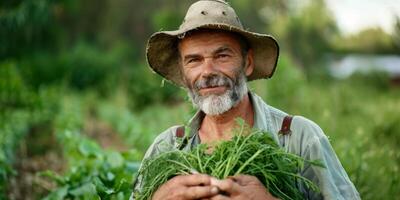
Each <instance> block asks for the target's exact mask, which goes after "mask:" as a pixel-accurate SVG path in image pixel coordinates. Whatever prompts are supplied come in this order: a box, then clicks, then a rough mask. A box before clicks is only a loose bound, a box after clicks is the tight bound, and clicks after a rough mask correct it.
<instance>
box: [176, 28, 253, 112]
mask: <svg viewBox="0 0 400 200" xmlns="http://www.w3.org/2000/svg"><path fill="white" fill-rule="evenodd" d="M179 50H180V56H181V64H182V71H183V74H184V81H185V82H186V86H187V88H188V92H189V96H190V97H191V99H192V101H193V104H194V105H196V106H197V107H199V108H200V109H201V110H202V111H203V112H205V113H206V114H208V115H219V114H222V113H224V112H226V111H228V110H230V109H231V108H232V107H234V106H235V105H237V104H238V103H239V102H240V100H242V98H243V96H244V95H245V94H246V93H247V85H246V75H249V74H251V72H252V70H253V69H252V65H248V62H252V58H251V60H249V58H248V56H246V57H245V58H243V55H242V49H241V46H240V43H239V41H238V40H237V38H236V37H234V36H233V35H231V34H229V33H225V32H211V31H209V32H197V33H193V34H191V35H190V36H187V37H185V38H184V39H182V41H181V42H180V43H179ZM248 66H250V67H248Z"/></svg>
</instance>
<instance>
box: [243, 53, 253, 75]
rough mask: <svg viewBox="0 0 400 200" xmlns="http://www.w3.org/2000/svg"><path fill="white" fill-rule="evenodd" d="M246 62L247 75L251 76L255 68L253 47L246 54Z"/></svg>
mask: <svg viewBox="0 0 400 200" xmlns="http://www.w3.org/2000/svg"><path fill="white" fill-rule="evenodd" d="M245 59H246V62H245V65H246V66H245V73H246V76H250V74H252V73H253V70H254V53H253V49H249V50H248V52H247V55H246V58H245Z"/></svg>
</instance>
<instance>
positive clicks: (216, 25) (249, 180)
mask: <svg viewBox="0 0 400 200" xmlns="http://www.w3.org/2000/svg"><path fill="white" fill-rule="evenodd" d="M278 52H279V49H278V44H277V42H276V41H275V39H273V38H272V37H271V36H268V35H264V34H258V33H252V32H249V31H245V30H244V29H243V27H242V25H241V23H240V21H239V18H238V17H237V16H236V14H235V11H234V10H233V9H232V8H231V7H230V6H229V5H228V4H227V3H226V2H224V1H222V0H202V1H198V2H196V3H194V4H193V5H192V6H191V7H190V8H189V10H188V12H187V14H186V17H185V19H184V21H183V23H182V25H181V26H180V28H179V30H177V31H165V32H158V33H155V34H154V35H152V36H151V38H150V40H149V43H148V48H147V58H148V62H149V64H150V66H151V68H152V69H153V70H154V71H155V72H157V73H158V74H160V75H161V76H163V77H164V78H166V79H167V80H169V81H171V82H173V83H175V84H177V85H179V86H181V87H184V88H185V89H187V91H188V93H189V96H190V98H191V100H192V102H193V104H194V105H195V106H197V107H198V108H199V111H198V112H197V114H196V115H195V116H194V117H193V118H192V120H191V121H190V123H189V127H190V131H188V130H186V131H187V133H186V134H185V133H184V132H185V130H184V129H183V126H174V127H171V128H169V129H168V130H166V131H165V132H163V133H162V134H161V135H159V136H158V137H157V138H156V139H155V141H154V143H153V144H152V145H151V147H150V148H149V150H148V151H147V153H146V155H145V158H148V157H151V156H155V155H157V154H159V153H162V152H165V151H169V150H173V149H180V150H190V149H191V148H193V147H194V146H196V145H197V144H200V143H205V144H209V145H210V146H212V144H213V143H214V142H215V141H221V140H229V139H230V138H231V137H232V132H231V131H232V129H234V128H235V126H237V125H236V123H235V119H236V118H238V117H240V118H242V119H244V121H245V122H246V123H247V124H248V125H249V126H251V127H253V128H256V129H261V130H264V131H266V132H269V133H271V136H272V137H273V138H274V139H275V140H276V141H277V142H278V143H279V144H280V146H282V147H283V148H284V149H285V150H286V151H288V152H290V153H294V154H297V155H299V156H301V157H303V158H305V159H310V160H314V159H319V160H321V161H322V162H323V164H324V165H325V166H326V167H325V168H320V167H314V166H306V167H305V168H304V169H303V170H302V171H301V172H299V173H300V174H301V175H302V176H304V177H306V178H308V179H310V180H312V181H313V182H314V183H316V184H317V185H318V186H319V188H320V190H321V193H316V192H313V191H309V190H307V189H306V188H305V187H304V186H303V185H299V189H300V190H301V191H302V192H303V194H304V196H305V198H307V199H360V197H359V194H358V192H357V191H356V189H355V187H354V185H353V184H352V183H351V181H350V180H349V178H348V176H347V174H346V172H345V171H344V169H343V167H342V166H341V164H340V162H339V160H338V159H337V157H336V155H335V153H334V151H333V149H332V147H331V145H330V144H329V141H328V139H327V137H326V136H325V135H324V133H323V132H322V130H321V129H320V128H319V127H318V125H316V124H315V123H313V122H311V121H310V120H308V119H305V118H303V117H300V116H296V117H293V118H292V117H290V116H288V115H287V114H286V113H284V112H282V111H280V110H278V109H275V108H273V107H271V106H269V105H267V104H266V103H265V102H264V101H263V100H262V99H261V98H260V97H258V96H257V95H256V94H254V93H252V92H249V91H248V88H247V83H246V81H247V80H249V81H251V80H256V79H261V78H269V77H271V76H272V74H273V72H274V70H275V67H276V63H277V59H278ZM181 137H183V138H184V139H183V141H184V142H183V143H180V142H177V138H181ZM165 144H167V145H165ZM140 187H141V179H140V177H139V178H138V180H137V181H136V183H135V190H140ZM132 199H134V197H133V196H132ZM152 199H215V200H218V199H237V200H239V199H263V200H265V199H275V197H273V196H272V195H271V194H270V193H269V192H268V188H265V187H264V186H263V185H262V184H261V182H260V181H259V180H258V179H257V178H256V177H253V176H248V175H239V176H235V177H230V178H228V179H225V180H217V179H215V178H213V177H211V176H209V175H205V174H193V175H185V176H177V177H174V178H172V179H171V180H169V181H168V182H166V183H165V184H164V185H162V186H161V187H160V188H158V190H157V191H156V192H155V194H154V195H153V197H152Z"/></svg>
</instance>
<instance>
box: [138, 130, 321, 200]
mask: <svg viewBox="0 0 400 200" xmlns="http://www.w3.org/2000/svg"><path fill="white" fill-rule="evenodd" d="M242 127H243V126H242ZM243 133H245V132H244V129H243V128H242V130H241V131H240V132H239V134H237V135H236V136H234V137H233V139H232V140H230V141H224V142H221V143H219V144H218V145H217V146H216V147H215V149H214V150H213V152H212V153H211V154H209V153H207V151H208V150H207V146H206V145H199V146H198V147H196V148H194V149H193V150H191V151H190V152H184V151H178V150H176V151H170V152H166V153H162V154H160V155H158V156H156V157H154V158H149V159H147V160H145V161H144V162H143V166H142V170H141V171H140V172H139V176H142V181H143V188H142V190H141V191H139V192H136V194H135V195H136V198H137V199H138V200H142V199H150V198H151V196H152V195H153V193H154V192H155V191H156V190H157V189H158V187H159V186H161V185H162V184H163V183H165V182H167V181H168V180H169V179H170V178H172V177H174V176H177V175H184V174H190V173H192V172H193V170H195V171H197V172H199V173H203V174H209V175H211V176H213V177H216V178H219V179H224V178H226V177H228V176H234V175H238V174H247V175H252V176H256V177H257V178H258V179H259V180H260V181H261V182H262V183H263V184H264V185H265V186H266V188H268V190H269V192H271V194H273V195H274V196H276V197H278V198H280V199H303V195H302V193H301V192H300V191H299V190H298V188H297V187H296V185H297V183H298V182H301V183H304V184H305V186H307V187H308V188H310V189H312V190H315V191H318V188H317V186H316V185H315V184H314V183H312V182H311V181H310V180H308V179H306V178H304V177H302V176H300V175H299V174H298V170H299V169H302V168H303V167H304V164H305V163H309V164H311V165H318V166H322V165H321V164H319V163H318V162H317V161H308V160H305V159H303V158H301V157H299V156H297V155H294V154H290V153H287V152H285V151H284V150H283V149H281V148H280V147H279V146H278V144H276V142H275V141H274V140H273V139H272V138H271V137H270V135H269V134H268V133H265V132H261V131H254V132H252V133H250V134H249V135H245V134H243Z"/></svg>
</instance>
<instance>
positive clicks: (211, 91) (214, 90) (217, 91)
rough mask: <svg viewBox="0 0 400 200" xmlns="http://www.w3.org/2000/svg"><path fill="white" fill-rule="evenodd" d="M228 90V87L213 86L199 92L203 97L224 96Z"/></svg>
mask: <svg viewBox="0 0 400 200" xmlns="http://www.w3.org/2000/svg"><path fill="white" fill-rule="evenodd" d="M225 90H226V86H211V87H204V88H201V89H200V90H199V91H200V93H201V94H202V95H207V94H222V93H224V92H225Z"/></svg>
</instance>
